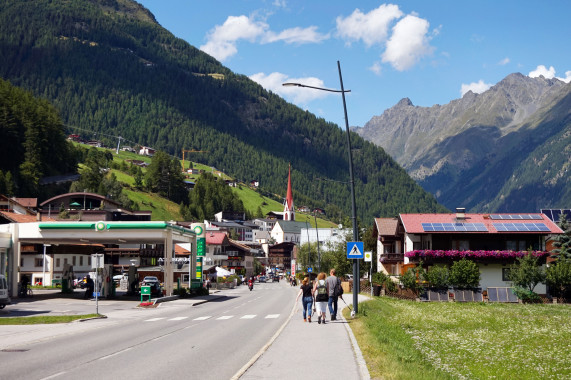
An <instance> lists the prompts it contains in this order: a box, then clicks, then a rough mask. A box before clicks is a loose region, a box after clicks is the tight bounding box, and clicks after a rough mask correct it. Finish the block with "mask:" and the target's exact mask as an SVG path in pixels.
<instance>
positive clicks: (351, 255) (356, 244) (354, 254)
mask: <svg viewBox="0 0 571 380" xmlns="http://www.w3.org/2000/svg"><path fill="white" fill-rule="evenodd" d="M364 257H365V247H364V245H363V242H362V241H350V242H347V258H348V259H362V258H364Z"/></svg>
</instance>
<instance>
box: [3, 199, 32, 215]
mask: <svg viewBox="0 0 571 380" xmlns="http://www.w3.org/2000/svg"><path fill="white" fill-rule="evenodd" d="M37 207H38V199H37V198H14V197H13V198H8V197H7V196H5V195H2V194H0V211H8V212H13V213H16V214H23V215H36V211H35V210H36V209H37Z"/></svg>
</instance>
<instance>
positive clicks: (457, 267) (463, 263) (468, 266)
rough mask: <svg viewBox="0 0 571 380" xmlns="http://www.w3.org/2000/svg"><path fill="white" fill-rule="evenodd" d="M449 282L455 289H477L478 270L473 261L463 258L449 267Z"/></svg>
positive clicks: (478, 280)
mask: <svg viewBox="0 0 571 380" xmlns="http://www.w3.org/2000/svg"><path fill="white" fill-rule="evenodd" d="M449 280H450V284H451V285H452V286H454V287H456V288H460V289H468V288H477V287H478V285H480V269H479V268H478V265H477V264H476V263H475V262H473V261H470V260H467V259H465V258H464V259H462V260H458V261H456V262H454V264H452V266H451V267H450V271H449Z"/></svg>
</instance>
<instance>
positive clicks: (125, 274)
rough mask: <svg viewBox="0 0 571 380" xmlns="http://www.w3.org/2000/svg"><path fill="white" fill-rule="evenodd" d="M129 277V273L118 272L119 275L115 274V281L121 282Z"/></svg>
mask: <svg viewBox="0 0 571 380" xmlns="http://www.w3.org/2000/svg"><path fill="white" fill-rule="evenodd" d="M128 279H129V275H128V274H127V273H123V274H117V275H115V276H113V281H114V282H120V281H121V280H128Z"/></svg>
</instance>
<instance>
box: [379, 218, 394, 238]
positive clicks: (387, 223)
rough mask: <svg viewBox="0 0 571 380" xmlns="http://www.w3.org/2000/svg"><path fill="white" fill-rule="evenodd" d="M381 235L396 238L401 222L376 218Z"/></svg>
mask: <svg viewBox="0 0 571 380" xmlns="http://www.w3.org/2000/svg"><path fill="white" fill-rule="evenodd" d="M375 223H376V224H377V231H378V234H379V235H383V236H396V234H397V226H398V223H399V220H398V219H397V218H375Z"/></svg>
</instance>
